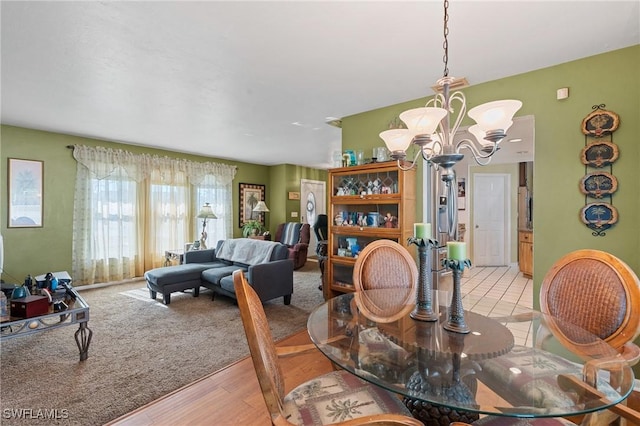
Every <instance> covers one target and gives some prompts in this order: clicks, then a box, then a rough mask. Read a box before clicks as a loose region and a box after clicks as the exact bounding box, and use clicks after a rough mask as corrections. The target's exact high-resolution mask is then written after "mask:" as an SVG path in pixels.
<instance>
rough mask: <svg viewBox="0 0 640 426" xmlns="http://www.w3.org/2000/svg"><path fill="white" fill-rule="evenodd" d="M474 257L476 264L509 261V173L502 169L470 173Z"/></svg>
mask: <svg viewBox="0 0 640 426" xmlns="http://www.w3.org/2000/svg"><path fill="white" fill-rule="evenodd" d="M472 187H473V208H472V211H473V226H474V229H473V234H474V244H473V259H474V260H475V264H476V265H477V266H506V265H508V264H509V263H510V256H509V254H510V253H509V251H508V250H506V249H505V248H506V247H508V246H509V242H510V240H511V229H510V228H511V227H510V224H509V221H508V220H507V218H508V217H510V216H511V209H510V206H509V203H508V202H507V194H509V193H510V188H511V176H510V175H509V174H505V173H499V174H493V173H474V174H473V184H472Z"/></svg>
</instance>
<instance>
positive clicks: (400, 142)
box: [380, 129, 412, 152]
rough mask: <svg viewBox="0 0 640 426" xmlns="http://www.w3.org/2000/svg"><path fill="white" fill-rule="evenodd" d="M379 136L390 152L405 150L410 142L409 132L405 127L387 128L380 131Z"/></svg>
mask: <svg viewBox="0 0 640 426" xmlns="http://www.w3.org/2000/svg"><path fill="white" fill-rule="evenodd" d="M380 138H381V139H382V140H383V141H384V143H385V145H387V149H388V150H389V151H391V152H397V151H403V152H404V151H406V150H407V149H408V148H409V145H410V144H411V139H412V137H411V133H409V130H407V129H389V130H385V131H384V132H381V133H380Z"/></svg>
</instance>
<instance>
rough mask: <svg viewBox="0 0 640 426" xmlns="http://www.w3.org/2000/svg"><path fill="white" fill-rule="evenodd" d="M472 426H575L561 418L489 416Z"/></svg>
mask: <svg viewBox="0 0 640 426" xmlns="http://www.w3.org/2000/svg"><path fill="white" fill-rule="evenodd" d="M472 424H473V426H576V424H575V423H572V422H570V421H569V420H565V419H562V418H546V417H545V418H538V419H519V418H513V417H498V416H490V417H484V418H482V419H480V420H476V421H475V422H473V423H472Z"/></svg>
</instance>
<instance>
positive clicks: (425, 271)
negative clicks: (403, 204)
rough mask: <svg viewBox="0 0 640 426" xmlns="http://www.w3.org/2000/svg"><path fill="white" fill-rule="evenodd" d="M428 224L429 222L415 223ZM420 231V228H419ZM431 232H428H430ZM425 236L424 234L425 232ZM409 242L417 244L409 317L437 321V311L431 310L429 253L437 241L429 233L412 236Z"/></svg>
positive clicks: (431, 286)
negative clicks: (415, 282)
mask: <svg viewBox="0 0 640 426" xmlns="http://www.w3.org/2000/svg"><path fill="white" fill-rule="evenodd" d="M417 225H429V231H431V228H430V227H431V225H430V224H428V223H427V224H415V225H414V227H416V226H417ZM421 233H422V230H421ZM430 233H431V232H429V234H430ZM425 236H426V234H425ZM408 243H409V244H415V245H416V246H418V268H419V275H418V290H417V292H416V307H415V308H414V310H413V311H412V312H411V313H410V314H409V316H411V318H413V319H414V320H417V321H437V320H438V313H437V312H435V311H434V310H433V285H432V283H431V253H432V249H433V248H434V247H438V241H436V240H432V239H431V235H429V236H428V237H426V238H424V237H423V238H417V237H412V238H409V240H408Z"/></svg>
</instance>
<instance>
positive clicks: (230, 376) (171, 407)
mask: <svg viewBox="0 0 640 426" xmlns="http://www.w3.org/2000/svg"><path fill="white" fill-rule="evenodd" d="M305 343H311V341H310V340H309V336H308V334H307V331H306V330H303V331H301V332H300V333H297V334H295V335H293V336H291V337H288V338H286V339H284V340H282V341H280V342H279V343H278V345H296V344H305ZM285 362H286V368H283V372H284V375H285V386H286V392H289V391H290V390H291V389H293V388H294V387H295V386H297V385H298V384H300V383H302V382H305V381H307V380H310V379H312V378H313V377H317V376H319V375H321V374H324V373H327V372H329V371H332V367H331V364H330V362H329V361H328V360H327V358H326V357H325V356H324V355H322V354H321V353H320V351H313V352H310V353H305V354H302V355H296V356H294V357H289V358H287V359H286V361H285ZM108 425H114V426H115V425H118V426H125V425H126V426H134V425H135V426H143V425H154V426H159V425H167V426H168V425H171V426H175V425H181V426H186V425H216V426H226V425H243V426H268V425H271V422H270V420H269V414H268V412H267V409H266V408H265V404H264V400H263V399H262V393H261V392H260V386H259V385H258V379H257V378H256V373H255V371H254V369H253V364H252V362H251V358H244V359H242V360H240V361H238V362H236V363H234V364H231V365H230V366H228V367H225V368H223V369H222V370H220V371H217V372H215V373H213V374H211V375H209V376H206V377H204V378H203V379H201V380H198V381H197V382H194V383H191V384H189V385H187V386H185V387H183V388H181V389H178V390H177V391H175V392H172V393H170V394H168V395H165V396H163V397H162V398H160V399H158V400H156V401H154V402H151V403H149V404H147V405H145V406H143V407H140V408H139V409H137V410H135V411H132V412H131V413H128V414H126V415H124V416H123V417H120V418H119V419H116V420H114V421H113V422H110V423H108Z"/></svg>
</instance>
